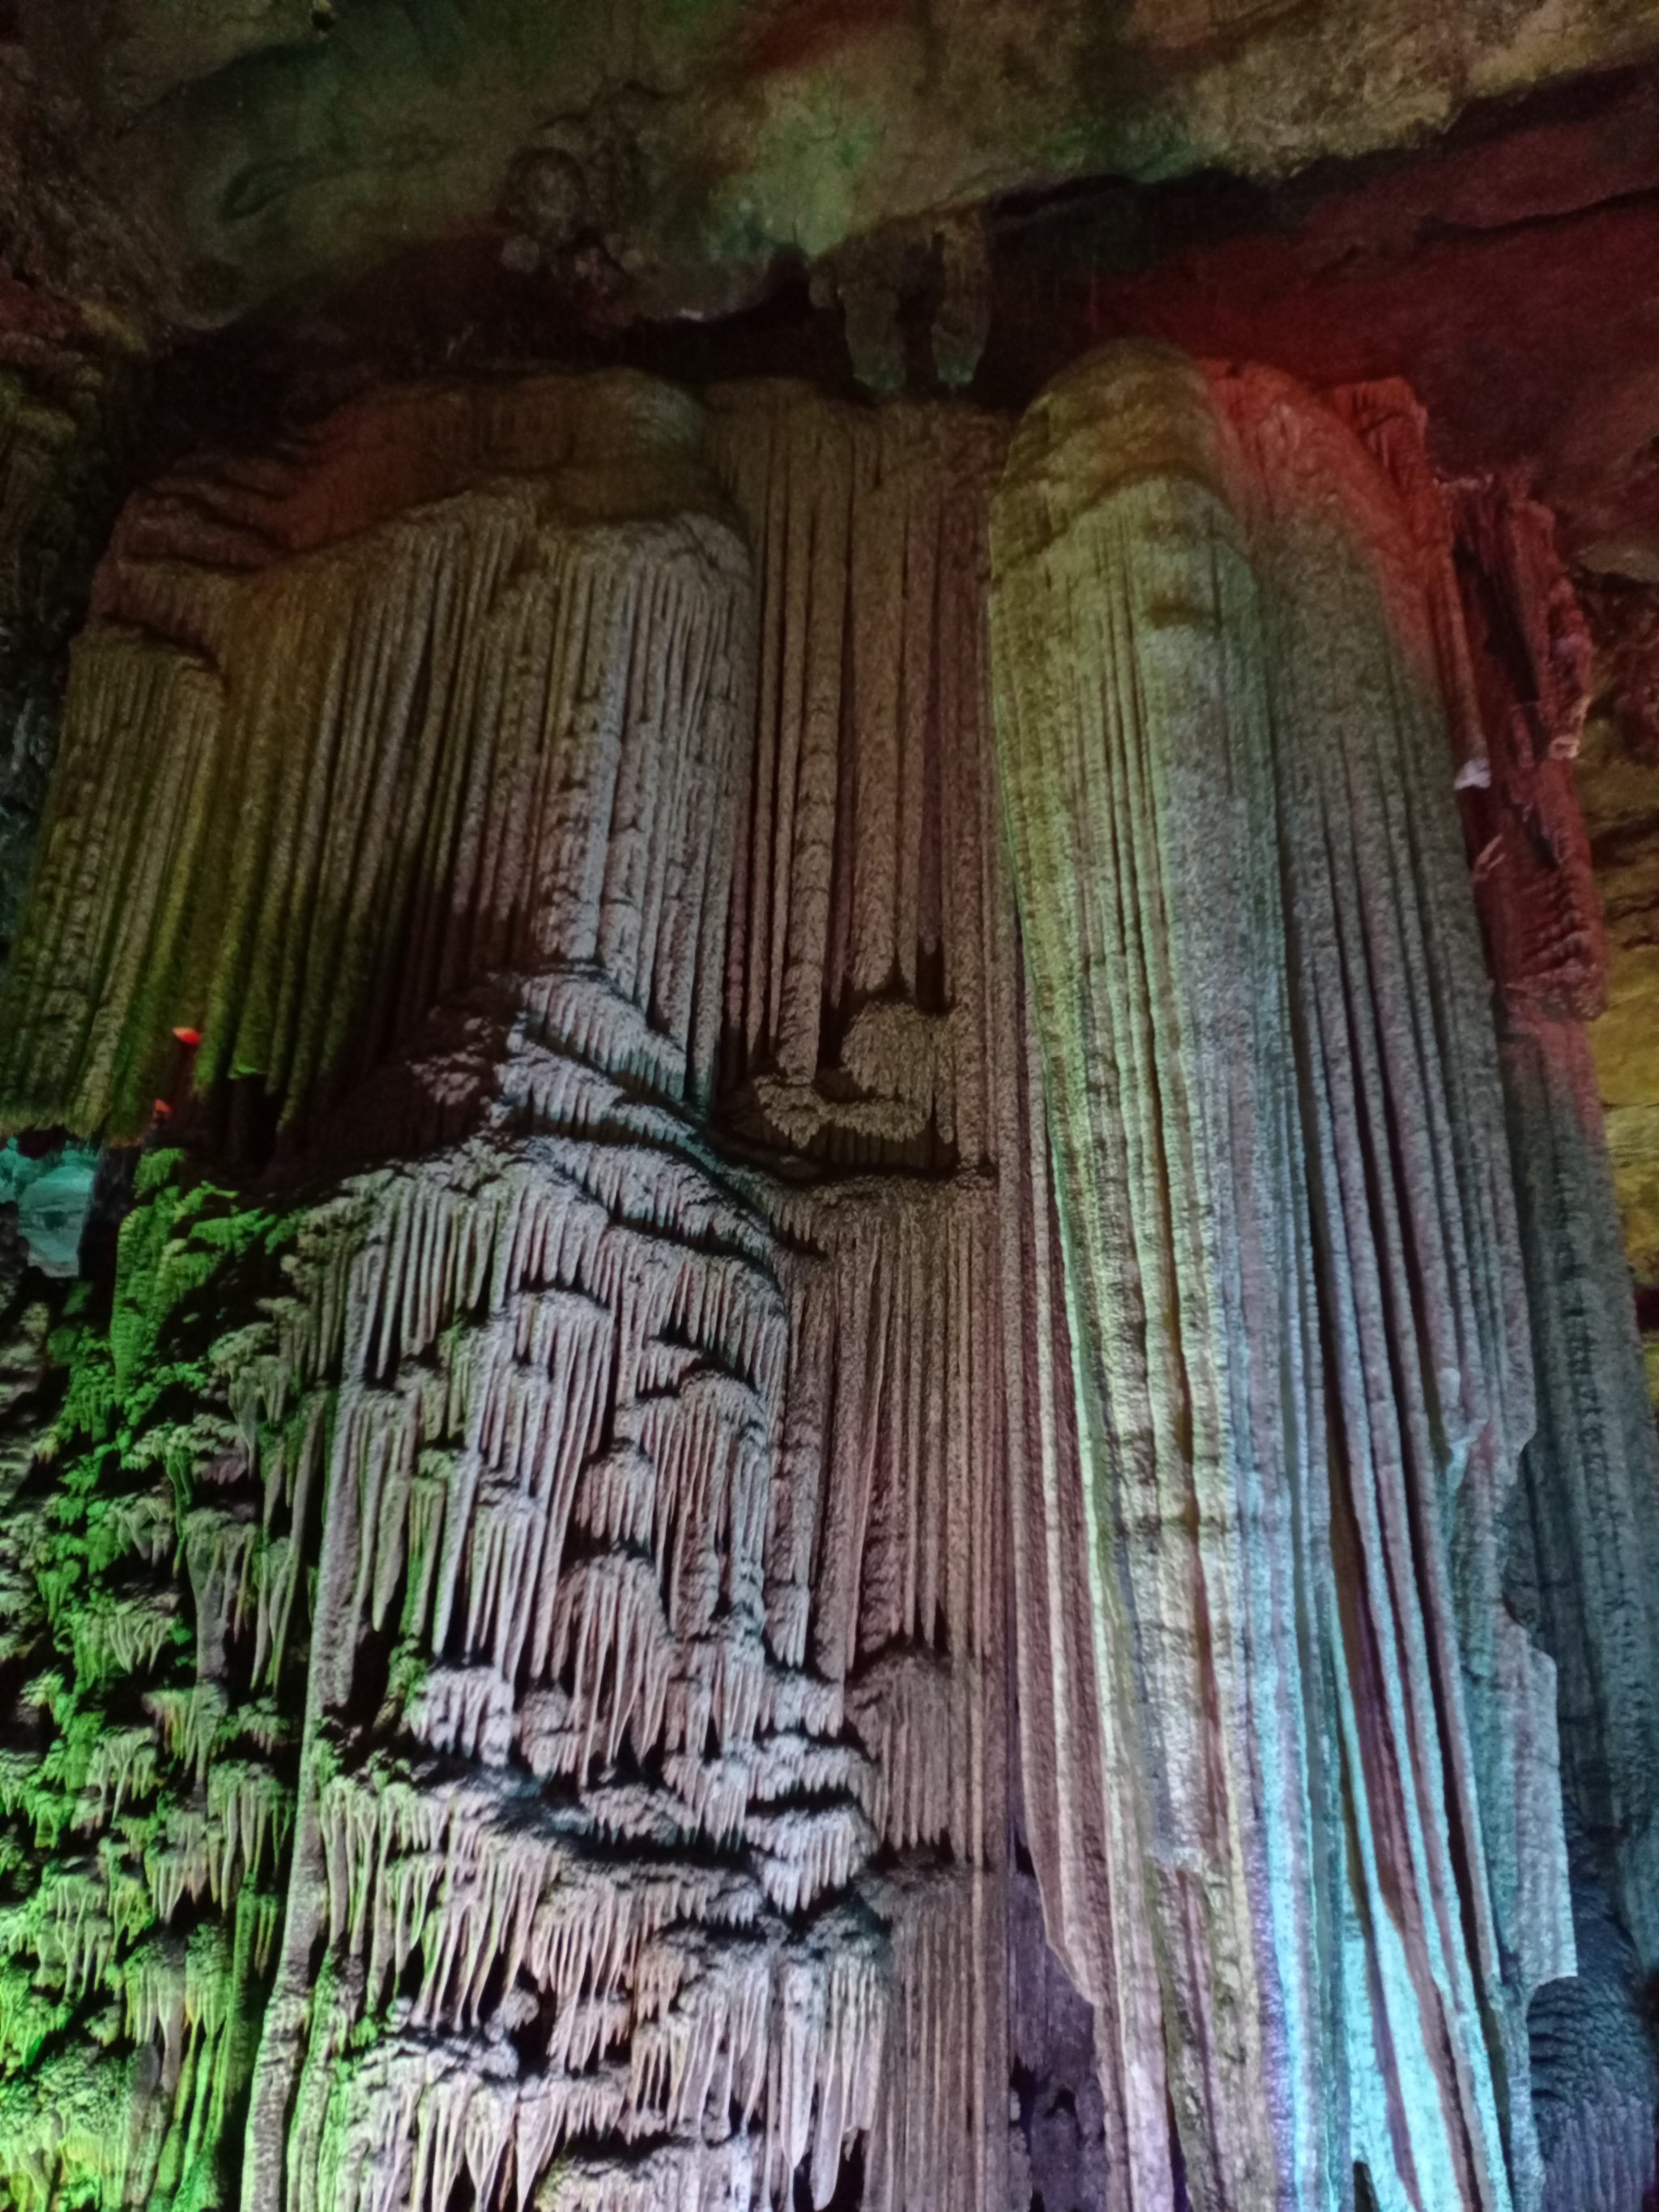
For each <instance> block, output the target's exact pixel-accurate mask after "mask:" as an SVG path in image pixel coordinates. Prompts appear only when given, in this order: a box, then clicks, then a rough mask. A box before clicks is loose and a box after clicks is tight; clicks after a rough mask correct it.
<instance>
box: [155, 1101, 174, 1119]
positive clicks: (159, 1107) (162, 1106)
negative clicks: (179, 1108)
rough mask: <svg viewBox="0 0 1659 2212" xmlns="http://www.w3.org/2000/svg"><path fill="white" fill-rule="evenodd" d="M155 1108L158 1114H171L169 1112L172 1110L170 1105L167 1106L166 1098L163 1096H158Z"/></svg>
mask: <svg viewBox="0 0 1659 2212" xmlns="http://www.w3.org/2000/svg"><path fill="white" fill-rule="evenodd" d="M155 1110H156V1112H157V1113H158V1114H161V1115H167V1114H171V1113H172V1111H173V1109H172V1107H171V1106H169V1105H168V1104H167V1100H166V1099H165V1098H158V1099H157V1100H156V1101H155Z"/></svg>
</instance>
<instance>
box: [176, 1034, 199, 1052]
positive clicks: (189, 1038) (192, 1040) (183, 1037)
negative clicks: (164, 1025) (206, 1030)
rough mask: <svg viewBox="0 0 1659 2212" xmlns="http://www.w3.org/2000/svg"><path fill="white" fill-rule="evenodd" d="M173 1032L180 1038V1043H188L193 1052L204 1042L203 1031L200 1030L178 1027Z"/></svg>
mask: <svg viewBox="0 0 1659 2212" xmlns="http://www.w3.org/2000/svg"><path fill="white" fill-rule="evenodd" d="M173 1035H174V1036H176V1037H177V1038H178V1040H179V1043H180V1044H187V1045H188V1046H189V1047H190V1048H191V1051H192V1052H193V1051H194V1050H195V1048H196V1047H197V1045H198V1044H200V1042H202V1032H201V1031H200V1030H192V1029H176V1030H174V1031H173Z"/></svg>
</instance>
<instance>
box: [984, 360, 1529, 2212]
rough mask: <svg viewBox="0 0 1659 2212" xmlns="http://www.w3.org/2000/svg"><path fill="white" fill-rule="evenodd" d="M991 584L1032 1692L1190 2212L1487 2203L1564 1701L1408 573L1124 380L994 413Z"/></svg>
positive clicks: (1369, 480) (1253, 401)
mask: <svg viewBox="0 0 1659 2212" xmlns="http://www.w3.org/2000/svg"><path fill="white" fill-rule="evenodd" d="M993 554H994V582H993V665H994V684H995V694H996V703H997V735H998V742H999V746H1000V755H1001V760H1002V768H1003V780H1004V792H1005V802H1006V815H1007V822H1008V829H1009V834H1010V840H1011V845H1012V854H1013V863H1014V874H1015V878H1016V884H1017V887H1018V899H1019V908H1020V918H1021V925H1022V929H1023V932H1024V945H1025V952H1026V960H1027V965H1028V972H1029V976H1030V992H1031V1002H1032V1008H1033V1018H1034V1029H1035V1032H1036V1039H1037V1042H1038V1045H1039V1048H1040V1055H1041V1064H1042V1082H1043V1091H1044V1094H1045V1100H1046V1113H1047V1116H1048V1128H1049V1142H1050V1145H1051V1147H1052V1153H1053V1160H1054V1182H1055V1190H1056V1198H1057V1203H1058V1220H1059V1226H1060V1235H1061V1240H1062V1244H1063V1253H1064V1282H1065V1296H1066V1307H1067V1311H1068V1318H1069V1335H1070V1344H1071V1365H1072V1369H1073V1383H1074V1386H1075V1394H1076V1424H1077V1430H1078V1437H1079V1453H1080V1460H1081V1474H1082V1488H1083V1498H1084V1504H1085V1522H1086V1530H1087V1537H1088V1545H1087V1551H1086V1554H1085V1558H1083V1559H1079V1561H1078V1562H1077V1563H1076V1567H1075V1571H1074V1580H1075V1583H1076V1584H1077V1585H1078V1586H1079V1589H1085V1590H1086V1606H1087V1609H1088V1612H1089V1614H1090V1616H1091V1621H1092V1625H1093V1633H1092V1637H1091V1638H1087V1639H1081V1640H1080V1641H1078V1642H1073V1644H1071V1647H1070V1653H1069V1656H1066V1658H1064V1659H1062V1660H1061V1661H1060V1665H1061V1666H1062V1668H1077V1669H1079V1671H1081V1672H1082V1673H1084V1674H1092V1680H1088V1681H1086V1682H1085V1683H1084V1684H1082V1685H1081V1688H1082V1691H1083V1692H1085V1696H1084V1699H1083V1702H1084V1704H1085V1705H1086V1703H1087V1700H1088V1699H1089V1698H1092V1699H1094V1701H1095V1704H1096V1706H1097V1710H1098V1711H1099V1713H1100V1715H1101V1735H1102V1743H1103V1760H1104V1784H1105V1796H1106V1799H1107V1801H1108V1802H1109V1804H1110V1805H1111V1806H1112V1807H1113V1808H1114V1811H1115V1817H1116V1818H1119V1819H1121V1820H1125V1821H1127V1822H1130V1823H1132V1826H1133V1841H1134V1845H1135V1849H1136V1851H1137V1854H1138V1857H1139V1870H1140V1871H1139V1879H1140V1881H1141V1883H1142V1885H1143V1887H1144V1895H1145V1899H1146V1913H1147V1915H1148V1917H1149V1919H1150V1923H1151V1929H1152V1952H1153V1955H1154V1957H1155V1960H1156V1969H1157V1975H1158V1989H1159V1996H1160V2000H1161V2010H1162V2019H1163V2034H1164V2046H1165V2051H1166V2054H1167V2061H1168V2067H1169V2078H1170V2093H1171V2097H1172V2100H1173V2105H1174V2110H1175V2118H1176V2129H1177V2132H1178V2135H1179V2139H1180V2143H1181V2148H1182V2154H1183V2157H1184V2159H1185V2161H1186V2164H1187V2166H1188V2175H1189V2180H1190V2185H1191V2189H1192V2194H1193V2198H1194V2203H1195V2204H1197V2205H1200V2207H1203V2208H1205V2212H1212V2208H1218V2207H1222V2206H1228V2207H1234V2206H1236V2207H1240V2208H1246V2207H1248V2208H1255V2207H1258V2206H1262V2205H1267V2204H1270V2203H1279V2204H1281V2205H1285V2206H1287V2207H1288V2206H1290V2205H1295V2206H1297V2207H1298V2208H1301V2207H1307V2206H1315V2205H1322V2204H1329V2205H1333V2206H1334V2205H1337V2204H1340V2203H1346V2202H1347V2201H1349V2198H1350V2197H1351V2195H1352V2189H1353V2187H1354V2179H1353V2174H1354V2168H1355V2166H1364V2168H1365V2170H1366V2172H1367V2176H1368V2179H1369V2181H1370V2187H1371V2190H1372V2192H1373V2195H1374V2196H1375V2197H1376V2201H1377V2203H1379V2204H1380V2205H1381V2206H1383V2207H1384V2208H1392V2207H1394V2206H1395V2205H1400V2206H1402V2207H1403V2206H1405V2205H1407V2204H1417V2205H1425V2206H1426V2205H1432V2206H1434V2207H1437V2208H1446V2212H1451V2208H1454V2207H1455V2208H1462V2207H1468V2206H1477V2205H1483V2206H1484V2205H1489V2206H1493V2207H1502V2206H1506V2205H1508V2204H1509V2203H1510V2202H1511V2201H1512V2200H1511V2187H1510V2179H1511V2175H1513V2176H1514V2178H1515V2180H1516V2186H1517V2189H1518V2191H1519V2193H1520V2194H1521V2196H1522V2198H1523V2199H1524V2198H1525V2197H1526V2196H1527V2194H1528V2191H1531V2190H1532V2189H1533V2188H1534V2186H1535V2174H1534V2167H1535V2157H1534V2153H1533V2150H1532V2147H1531V2144H1532V2136H1531V2121H1530V2113H1529V2109H1528V2101H1527V2092H1526V2075H1525V2055H1524V2034H1523V2033H1522V2022H1523V2020H1524V2005H1525V2000H1526V1996H1527V1994H1528V1990H1529V1989H1530V1988H1531V1987H1532V1986H1533V1985H1534V1984H1536V1982H1538V1981H1539V1980H1541V1979H1543V1978H1547V1976H1548V1975H1549V1974H1551V1973H1553V1972H1562V1971H1564V1970H1565V1969H1566V1968H1567V1967H1568V1966H1570V1960H1571V1929H1570V1924H1569V1923H1568V1922H1567V1918H1566V1912H1565V1869H1564V1861H1563V1854H1562V1849H1561V1842H1560V1825H1559V1800H1558V1796H1557V1793H1556V1777H1555V1771H1554V1759H1555V1752H1554V1723H1553V1670H1552V1669H1551V1668H1550V1666H1549V1663H1548V1662H1547V1660H1545V1659H1544V1658H1543V1657H1542V1656H1541V1655H1540V1654H1538V1653H1537V1652H1535V1651H1534V1650H1533V1649H1532V1647H1531V1646H1530V1645H1529V1644H1528V1643H1527V1641H1526V1639H1525V1638H1524V1636H1523V1635H1522V1632H1521V1631H1520V1629H1519V1628H1518V1626H1516V1623H1515V1622H1514V1621H1513V1620H1511V1619H1510V1616H1509V1614H1508V1613H1507V1611H1506V1610H1505V1608H1504V1604H1503V1600H1502V1596H1501V1592H1500V1589H1499V1576H1500V1569H1501V1559H1500V1556H1499V1548H1498V1533H1499V1527H1500V1516H1501V1514H1502V1510H1503V1508H1504V1502H1505V1498H1506V1496H1507V1492H1508V1490H1509V1488H1510V1484H1511V1483H1512V1480H1513V1475H1514V1467H1515V1457H1516V1451H1517V1449H1518V1448H1519V1444H1520V1443H1521V1442H1522V1439H1523V1438H1524V1437H1525V1435H1526V1433H1527V1430H1528V1426H1529V1424H1530V1412H1531V1401H1530V1376H1529V1372H1528V1362H1527V1355H1526V1346H1525V1341H1524V1335H1523V1334H1522V1328H1523V1319H1522V1317H1523V1306H1522V1298H1521V1293H1520V1291H1519V1266H1518V1258H1517V1255H1516V1240H1515V1229H1514V1221H1513V1210H1512V1206H1511V1205H1510V1199H1509V1192H1508V1180H1507V1161H1506V1158H1505V1154H1504V1133H1503V1121H1502V1111H1501V1103H1500V1100H1499V1094H1498V1083H1497V1076H1496V1068H1495V1066H1494V1060H1493V1053H1492V1042H1491V1037H1490V1031H1489V1029H1488V1026H1487V1023H1486V998H1485V987H1484V981H1483V977H1482V974H1481V968H1480V946H1479V940H1478V936H1477V933H1476V931H1475V927H1474V915H1473V909H1472V905H1471V902H1470V898H1469V893H1468V884H1467V879H1466V877H1465V875H1464V872H1463V868H1462V858H1461V853H1460V851H1459V847H1458V840H1457V828H1456V820H1455V812H1454V810H1453V805H1452V791H1451V762H1450V757H1449V751H1448V749H1447V746H1446V738H1445V723H1444V713H1443V708H1442V705H1441V702H1440V696H1439V693H1438V690H1437V678H1436V674H1435V665H1436V664H1435V639H1434V636H1433V635H1432V627H1431V621H1430V617H1429V611H1428V605H1427V599H1426V595H1425V588H1424V585H1423V581H1422V578H1421V576H1420V574H1419V570H1418V568H1417V567H1416V565H1415V562H1414V556H1413V548H1412V545H1411V543H1410V540H1409V534H1408V532H1407V530H1406V529H1405V527H1404V526H1403V523H1402V521H1401V517H1400V515H1399V512H1398V506H1397V501H1395V498H1394V496H1393V495H1392V493H1391V491H1390V489H1389V487H1388V485H1387V483H1386V482H1385V480H1384V479H1383V477H1382V475H1381V473H1380V471H1378V470H1377V469H1376V467H1375V466H1374V465H1373V464H1371V462H1370V460H1369V459H1368V458H1367V457H1366V455H1365V454H1364V452H1363V450H1362V449H1361V447H1359V445H1358V441H1356V440H1355V438H1354V437H1353V435H1352V433H1351V432H1350V431H1349V430H1348V429H1347V428H1346V426H1345V425H1344V424H1343V423H1342V422H1340V420H1339V418H1338V417H1337V416H1335V415H1334V413H1332V412H1331V411H1330V410H1327V409H1325V408H1323V407H1322V406H1320V405H1319V404H1317V403H1316V402H1314V401H1312V400H1311V399H1310V398H1308V397H1307V396H1306V395H1304V394H1303V393H1301V392H1298V391H1297V390H1296V388H1295V387H1294V386H1290V385H1288V384H1287V383H1285V381H1284V380H1278V379H1273V378H1267V377H1263V376H1256V375H1245V376H1243V377H1239V378H1228V377H1212V376H1209V375H1207V374H1205V373H1204V372H1202V371H1200V369H1199V368H1196V367H1195V366H1194V365H1193V364H1191V363H1189V362H1185V361H1183V360H1182V359H1180V358H1179V357H1177V356H1171V355H1170V354H1167V353H1164V352H1163V351H1161V350H1156V349H1146V348H1131V349H1119V350H1115V351H1112V352H1109V353H1107V354H1105V355H1103V356H1097V357H1096V358H1094V359H1093V360H1091V361H1090V362H1085V363H1084V364H1082V365H1080V366H1079V368H1076V369H1074V370H1073V371H1072V372H1070V373H1068V374H1067V375H1066V376H1065V377H1064V378H1062V379H1061V380H1060V381H1059V382H1058V383H1057V384H1056V386H1054V387H1053V388H1051V390H1050V391H1049V392H1048V393H1047V394H1045V396H1044V397H1043V398H1042V399H1041V400H1040V401H1039V402H1038V404H1037V405H1036V407H1035V408H1034V409H1033V410H1032V411H1031V413H1030V415H1029V416H1027V418H1026V420H1025V422H1024V424H1023V425H1022V427H1021V428H1020V430H1019V432H1018V435H1017V437H1016V439H1015V441H1014V444H1013V447H1012V452H1011V455H1010V459H1009V463H1008V466H1007V470H1006V474H1005V477H1004V479H1003V482H1002V485H1001V487H1000V491H999V494H998V496H997V500H996V503H995V506H994V519H993ZM1037 1119H1038V1117H1037V1116H1036V1115H1033V1117H1032V1127H1033V1130H1034V1131H1035V1130H1036V1126H1037ZM1073 1602H1084V1600H1083V1599H1081V1598H1079V1597H1077V1596H1076V1595H1073ZM1022 1632H1024V1623H1022ZM1055 1694H1056V1695H1057V1696H1060V1694H1061V1692H1059V1691H1057V1692H1056V1693H1055ZM1064 1702H1066V1704H1068V1705H1073V1706H1075V1705H1077V1704H1078V1702H1079V1700H1078V1698H1077V1696H1076V1695H1075V1694H1074V1693H1073V1691H1072V1690H1071V1689H1070V1688H1066V1689H1065V1691H1064ZM1026 1740H1027V1742H1028V1745H1029V1743H1030V1740H1031V1739H1030V1735H1029V1734H1028V1735H1027V1739H1026ZM1119 1971H1120V1972H1121V1971H1122V1969H1121V1966H1120V1969H1119ZM1140 2124H1141V2126H1142V2129H1143V2131H1144V2130H1146V2128H1148V2127H1150V2126H1152V2125H1153V2124H1155V2123H1154V2122H1153V2121H1152V2118H1150V2116H1148V2115H1147V2114H1146V2112H1145V2110H1144V2100H1143V2111H1142V2116H1141V2122H1140Z"/></svg>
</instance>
